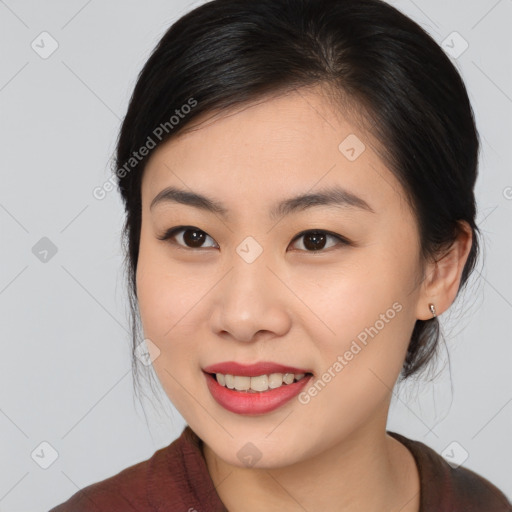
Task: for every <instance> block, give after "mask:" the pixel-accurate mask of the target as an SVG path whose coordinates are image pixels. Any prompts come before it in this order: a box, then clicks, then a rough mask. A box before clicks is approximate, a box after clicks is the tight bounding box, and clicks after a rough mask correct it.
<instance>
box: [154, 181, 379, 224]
mask: <svg viewBox="0 0 512 512" xmlns="http://www.w3.org/2000/svg"><path fill="white" fill-rule="evenodd" d="M161 203H180V204H184V205H188V206H193V207H195V208H200V209H201V210H205V211H208V212H212V213H216V214H219V215H220V216H222V217H224V218H226V219H227V218H228V217H229V210H228V209H227V208H226V207H225V206H224V205H223V204H222V203H221V202H219V201H216V200H214V199H211V198H209V197H206V196H204V195H202V194H198V193H196V192H189V191H187V190H182V189H179V188H176V187H172V186H171V187H167V188H165V189H163V190H162V191H161V192H159V193H158V194H157V195H156V196H155V198H154V199H153V201H151V205H150V207H149V209H150V210H152V209H153V207H155V206H156V205H157V204H161ZM319 206H336V207H342V208H346V207H348V208H357V209H360V210H362V211H368V212H371V213H375V211H374V210H373V208H372V207H371V206H370V205H369V204H368V203H367V202H366V201H365V200H364V199H362V198H360V197H358V196H356V195H355V194H353V193H352V192H350V191H348V190H346V189H344V188H342V187H339V186H335V187H330V188H324V189H321V190H319V191H318V192H315V193H313V194H301V195H298V196H295V197H291V198H289V199H284V200H282V201H280V202H278V203H277V204H276V205H275V206H274V207H273V208H272V209H271V210H270V212H269V217H270V219H272V220H275V219H277V218H279V217H284V216H286V215H290V214H291V213H293V212H298V211H303V210H306V209H309V208H313V207H319Z"/></svg>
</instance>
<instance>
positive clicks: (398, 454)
mask: <svg viewBox="0 0 512 512" xmlns="http://www.w3.org/2000/svg"><path fill="white" fill-rule="evenodd" d="M203 452H204V456H205V459H206V463H207V466H208V471H209V473H210V476H211V478H212V480H213V483H214V485H215V487H216V489H217V493H218V494H219V497H220V499H221V501H222V502H223V503H224V505H225V506H226V508H227V509H228V510H229V511H230V512H238V511H242V510H243V511H244V512H253V511H254V512H256V511H261V510H265V511H268V512H272V511H274V510H275V511H277V510H280V511H282V510H297V511H301V512H303V511H304V510H307V511H313V510H322V511H324V512H331V511H332V512H334V511H336V512H338V511H340V510H342V511H344V512H362V511H364V512H381V511H382V510H400V511H401V512H418V511H419V498H420V496H419V490H420V489H419V474H418V471H417V467H416V463H415V461H414V458H413V456H412V454H411V453H410V452H409V450H408V449H407V448H406V447H405V446H404V445H402V444H401V443H400V442H399V441H397V440H396V439H394V438H392V437H391V436H389V435H388V434H387V433H386V429H385V422H384V425H383V424H382V422H381V421H379V422H374V423H373V424H367V425H365V426H364V427H361V428H358V429H357V431H356V432H354V433H353V434H352V435H351V436H350V437H349V438H345V439H343V440H342V441H341V442H339V443H338V444H337V445H335V446H333V447H330V448H329V450H326V451H324V452H322V453H319V454H318V455H316V456H314V457H312V458H308V459H306V460H301V461H299V462H297V463H294V464H292V465H289V466H286V467H279V468H271V469H262V468H240V467H238V466H233V465H231V464H228V463H226V462H225V461H224V460H222V459H220V458H219V457H218V456H217V455H216V454H215V453H214V452H213V451H212V450H211V449H210V448H209V447H208V446H207V445H206V444H205V445H204V446H203Z"/></svg>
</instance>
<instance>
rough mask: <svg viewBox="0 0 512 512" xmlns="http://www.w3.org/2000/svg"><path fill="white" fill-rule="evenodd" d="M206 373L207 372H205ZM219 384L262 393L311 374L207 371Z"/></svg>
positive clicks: (245, 391)
mask: <svg viewBox="0 0 512 512" xmlns="http://www.w3.org/2000/svg"><path fill="white" fill-rule="evenodd" d="M205 373H208V372H205ZM208 375H211V376H212V377H213V378H214V379H215V380H216V381H217V383H218V384H219V385H220V386H223V387H225V388H227V389H231V390H233V391H240V392H242V393H262V392H265V391H269V390H272V389H278V388H281V387H283V386H288V385H290V384H293V383H295V382H299V381H301V380H302V379H304V378H307V377H309V376H312V375H313V374H312V373H310V372H306V373H270V374H266V375H258V376H254V377H249V376H242V375H230V374H223V373H208Z"/></svg>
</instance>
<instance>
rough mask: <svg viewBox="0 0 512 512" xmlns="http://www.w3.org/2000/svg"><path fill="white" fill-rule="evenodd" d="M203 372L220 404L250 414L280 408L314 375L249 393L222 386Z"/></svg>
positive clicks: (228, 408)
mask: <svg viewBox="0 0 512 512" xmlns="http://www.w3.org/2000/svg"><path fill="white" fill-rule="evenodd" d="M203 373H204V375H205V377H206V384H207V385H208V389H209V390H210V393H211V394H212V396H213V398H214V400H215V401H216V402H217V403H218V404H219V405H221V406H222V407H224V409H227V410H228V411H231V412H234V413H237V414H249V415H253V414H265V413H267V412H270V411H274V410H275V409H278V408H279V407H281V406H282V405H284V404H285V403H287V402H288V401H290V400H291V399H292V398H294V397H295V396H297V395H298V394H299V393H300V392H301V390H302V389H303V388H304V386H305V385H306V384H307V383H308V382H309V380H310V379H311V377H312V375H308V376H306V377H304V378H302V379H301V380H299V381H297V382H293V383H292V384H283V385H282V386H280V387H278V388H275V389H268V390H267V391H261V392H259V393H248V392H245V391H235V390H234V389H229V388H226V387H225V386H221V385H220V384H219V383H218V382H217V379H216V378H215V377H214V376H213V375H211V374H209V373H206V372H203Z"/></svg>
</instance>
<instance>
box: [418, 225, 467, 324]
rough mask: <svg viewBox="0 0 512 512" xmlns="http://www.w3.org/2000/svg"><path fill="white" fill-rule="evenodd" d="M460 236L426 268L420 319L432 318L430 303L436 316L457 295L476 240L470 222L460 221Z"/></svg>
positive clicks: (419, 308)
mask: <svg viewBox="0 0 512 512" xmlns="http://www.w3.org/2000/svg"><path fill="white" fill-rule="evenodd" d="M459 225H460V229H459V234H458V235H457V239H456V240H455V241H454V242H453V244H452V245H451V246H450V248H449V249H448V251H447V252H445V253H444V254H442V255H440V258H439V259H437V258H436V261H434V262H431V263H428V264H427V265H426V268H425V279H424V281H423V283H422V284H421V292H420V296H419V299H418V304H417V306H416V318H417V319H418V320H430V319H431V318H432V312H431V311H430V308H429V304H434V306H435V308H436V315H438V316H439V315H440V314H441V313H443V312H444V311H446V310H447V309H448V308H449V307H450V306H451V304H452V303H453V301H454V300H455V297H456V296H457V291H458V289H459V284H460V279H461V277H462V271H463V270H464V265H465V264H466V261H467V259H468V255H469V251H470V250H471V244H472V241H473V232H472V230H471V227H470V226H469V224H468V223H467V222H466V221H459Z"/></svg>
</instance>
